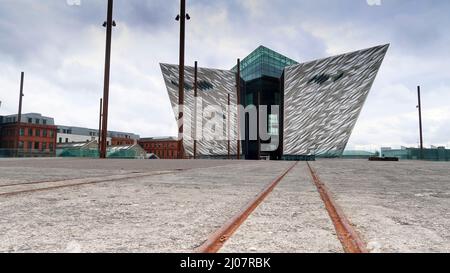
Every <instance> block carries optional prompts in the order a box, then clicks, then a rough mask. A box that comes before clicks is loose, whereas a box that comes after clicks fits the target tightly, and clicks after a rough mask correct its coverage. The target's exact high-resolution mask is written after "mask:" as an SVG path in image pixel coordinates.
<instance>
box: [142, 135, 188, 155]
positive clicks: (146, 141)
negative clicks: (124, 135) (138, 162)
mask: <svg viewBox="0 0 450 273" xmlns="http://www.w3.org/2000/svg"><path fill="white" fill-rule="evenodd" d="M139 145H141V147H142V148H144V149H145V150H146V151H147V153H153V154H155V155H156V156H158V157H159V158H160V159H178V147H179V146H178V145H180V142H179V141H177V140H176V139H175V138H170V137H169V138H141V139H140V140H139Z"/></svg>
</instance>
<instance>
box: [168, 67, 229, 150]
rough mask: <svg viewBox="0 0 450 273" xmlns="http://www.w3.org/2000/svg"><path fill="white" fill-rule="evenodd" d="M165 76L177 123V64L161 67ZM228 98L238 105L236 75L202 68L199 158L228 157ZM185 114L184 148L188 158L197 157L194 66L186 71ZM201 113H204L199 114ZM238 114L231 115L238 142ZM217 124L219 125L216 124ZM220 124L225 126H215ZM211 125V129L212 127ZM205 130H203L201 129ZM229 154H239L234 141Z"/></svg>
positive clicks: (200, 71) (199, 88) (199, 90)
mask: <svg viewBox="0 0 450 273" xmlns="http://www.w3.org/2000/svg"><path fill="white" fill-rule="evenodd" d="M161 70H162V74H163V76H164V81H165V83H166V87H167V91H168V94H169V97H170V101H171V104H172V107H173V109H174V114H175V118H176V119H177V120H178V81H179V80H178V75H179V67H178V65H170V64H161ZM228 95H230V104H231V105H236V104H237V94H236V74H235V73H233V72H232V71H228V70H219V69H209V68H199V69H198V97H199V98H201V104H198V106H197V107H198V110H197V113H199V115H198V119H197V129H198V130H197V132H199V133H198V134H197V136H198V135H199V134H200V132H201V133H202V134H203V138H202V139H200V140H199V141H198V142H197V155H199V156H200V157H201V156H206V157H209V156H225V155H227V154H228V141H227V135H228V130H227V125H228V120H227V117H228V109H227V105H228ZM184 107H185V111H184V139H183V148H184V151H185V155H186V156H187V157H193V155H194V148H193V146H194V136H195V133H194V131H195V130H194V124H195V120H194V107H195V99H194V67H186V69H185V106H184ZM200 113H203V115H202V114H200ZM234 113H236V111H231V115H230V128H231V130H230V136H231V139H237V133H236V131H237V130H236V124H237V115H234ZM216 121H217V122H216ZM214 123H220V124H222V126H212V124H214ZM210 125H211V126H210ZM201 128H203V130H201ZM230 153H231V154H232V155H236V154H237V143H236V141H231V143H230Z"/></svg>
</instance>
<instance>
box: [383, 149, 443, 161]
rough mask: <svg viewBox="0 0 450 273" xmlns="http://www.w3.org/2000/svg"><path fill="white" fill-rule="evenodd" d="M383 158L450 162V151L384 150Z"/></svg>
mask: <svg viewBox="0 0 450 273" xmlns="http://www.w3.org/2000/svg"><path fill="white" fill-rule="evenodd" d="M381 155H382V156H383V157H397V158H399V159H402V160H427V161H450V150H447V149H424V150H421V149H417V148H407V149H402V150H382V151H381Z"/></svg>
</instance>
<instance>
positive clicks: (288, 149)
mask: <svg viewBox="0 0 450 273" xmlns="http://www.w3.org/2000/svg"><path fill="white" fill-rule="evenodd" d="M388 47H389V45H384V46H378V47H373V48H369V49H365V50H360V51H356V52H352V53H348V54H343V55H339V56H335V57H331V58H327V59H322V60H317V61H313V62H308V63H302V64H298V65H293V66H290V67H287V68H286V70H285V81H284V88H285V90H284V129H283V154H284V155H290V156H292V155H312V154H314V155H328V156H340V155H342V153H343V151H344V149H345V147H346V145H347V143H348V140H349V138H350V135H351V133H352V131H353V128H354V126H355V124H356V121H357V119H358V117H359V114H360V112H361V109H362V107H363V105H364V102H365V100H366V98H367V96H368V94H369V91H370V88H371V86H372V84H373V82H374V80H375V77H376V75H377V72H378V70H379V68H380V66H381V63H382V61H383V59H384V56H385V54H386V52H387V50H388Z"/></svg>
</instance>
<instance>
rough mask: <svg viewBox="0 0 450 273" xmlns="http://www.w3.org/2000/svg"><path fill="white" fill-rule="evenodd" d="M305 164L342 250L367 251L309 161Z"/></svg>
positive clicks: (349, 251)
mask: <svg viewBox="0 0 450 273" xmlns="http://www.w3.org/2000/svg"><path fill="white" fill-rule="evenodd" d="M307 164H308V168H309V171H310V172H311V177H312V179H313V182H314V184H315V185H316V187H317V190H318V191H319V194H320V197H321V198H322V200H323V202H324V204H325V207H326V209H327V211H328V214H329V215H330V218H331V221H332V222H333V225H334V227H335V229H336V233H337V236H338V238H339V240H340V241H341V244H342V246H343V248H344V251H345V252H346V253H368V251H367V248H366V244H365V243H364V241H363V240H362V239H361V237H360V236H359V235H358V232H357V231H356V229H355V228H354V227H353V225H352V224H351V223H350V221H349V220H348V218H347V217H346V216H345V214H344V212H343V211H342V209H341V208H340V207H339V206H338V205H337V203H336V202H335V200H334V199H333V197H332V195H331V193H330V191H329V190H328V188H327V187H326V186H325V184H324V183H323V182H322V181H321V180H320V178H319V176H318V175H317V173H316V171H315V170H314V169H313V168H312V167H311V165H310V164H309V163H307Z"/></svg>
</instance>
